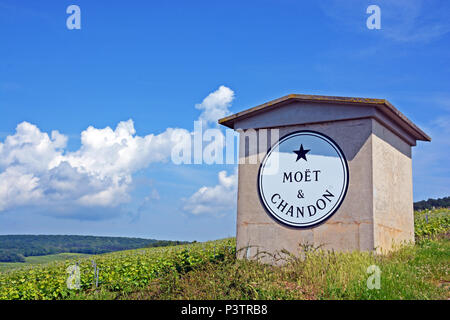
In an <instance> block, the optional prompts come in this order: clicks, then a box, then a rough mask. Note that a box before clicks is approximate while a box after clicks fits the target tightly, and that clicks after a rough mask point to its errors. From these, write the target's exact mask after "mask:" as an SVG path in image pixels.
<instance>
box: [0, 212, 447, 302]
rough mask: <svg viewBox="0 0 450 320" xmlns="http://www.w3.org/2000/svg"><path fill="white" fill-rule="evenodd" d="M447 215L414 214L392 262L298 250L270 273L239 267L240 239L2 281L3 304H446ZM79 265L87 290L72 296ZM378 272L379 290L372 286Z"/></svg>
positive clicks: (37, 269)
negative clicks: (410, 232)
mask: <svg viewBox="0 0 450 320" xmlns="http://www.w3.org/2000/svg"><path fill="white" fill-rule="evenodd" d="M449 214H450V212H449V210H448V209H440V210H433V211H426V212H416V213H415V224H416V240H417V241H416V245H411V244H410V245H404V246H402V247H401V248H399V249H398V250H397V251H395V252H392V253H390V254H388V255H378V254H375V253H373V252H348V253H338V252H332V251H331V252H330V251H324V250H321V248H314V247H311V246H300V247H299V251H300V255H299V257H297V256H294V255H289V254H285V257H284V260H285V261H284V264H283V265H280V266H272V265H267V264H264V263H260V262H258V261H248V260H237V259H236V258H235V256H236V249H235V244H234V239H225V240H219V241H214V242H207V243H193V244H189V245H183V246H173V247H165V248H146V249H138V250H130V251H119V252H114V253H108V254H102V255H96V256H89V257H88V258H81V259H78V260H76V261H75V260H72V261H59V262H52V263H50V264H48V265H45V266H32V267H27V268H21V269H18V270H13V271H10V272H7V273H3V274H0V299H448V298H450V292H449V289H448V287H449V286H448V284H449V283H450V276H449V266H450V241H449ZM266 257H267V256H266ZM93 262H95V265H96V267H97V268H98V270H99V278H98V287H96V286H95V282H96V278H95V273H94V268H93V265H94V263H93ZM75 263H78V266H79V267H80V271H81V283H80V284H81V288H80V289H78V290H70V289H68V288H67V285H66V280H67V277H68V274H67V271H66V270H67V267H68V266H69V265H73V264H75ZM372 265H375V266H377V267H379V269H380V270H381V287H380V289H372V290H371V289H369V288H368V287H367V280H368V277H369V274H368V272H367V270H368V269H367V268H368V267H369V266H372Z"/></svg>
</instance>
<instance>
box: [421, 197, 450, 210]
mask: <svg viewBox="0 0 450 320" xmlns="http://www.w3.org/2000/svg"><path fill="white" fill-rule="evenodd" d="M433 208H450V197H444V198H438V199H428V200H422V201H418V202H414V210H417V211H420V210H425V209H433Z"/></svg>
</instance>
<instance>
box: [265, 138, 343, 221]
mask: <svg viewBox="0 0 450 320" xmlns="http://www.w3.org/2000/svg"><path fill="white" fill-rule="evenodd" d="M305 132H307V133H314V134H317V135H319V136H323V137H325V138H326V139H328V140H330V141H331V142H332V143H333V144H334V146H335V147H337V149H338V150H339V152H340V153H341V154H342V158H343V160H344V161H343V162H344V164H345V168H346V173H347V177H346V178H347V181H346V184H345V188H344V194H343V196H342V199H341V201H340V203H339V205H338V206H337V207H336V208H334V210H333V211H332V212H331V213H329V214H328V216H327V217H326V218H325V219H323V220H320V221H319V222H317V223H314V224H311V225H308V226H296V225H292V224H289V223H286V222H283V221H282V220H280V219H278V218H277V217H278V216H277V215H274V214H273V213H272V212H271V211H270V209H269V208H267V206H266V204H265V201H264V199H263V197H262V196H261V189H260V186H259V180H260V175H261V168H262V166H263V164H264V163H265V160H266V158H267V156H268V155H269V154H270V152H271V151H272V149H273V148H274V147H275V146H277V145H279V144H280V141H281V140H283V139H285V138H287V137H289V136H291V135H294V134H297V133H305ZM256 180H257V181H256V186H257V188H258V196H259V200H260V202H261V204H262V206H263V207H264V210H265V211H266V213H267V214H268V216H270V217H271V218H272V219H273V220H274V221H276V222H277V223H279V224H282V225H283V226H287V227H290V228H292V229H312V228H315V227H317V226H319V225H321V224H323V223H325V222H326V221H327V220H328V219H330V218H331V217H332V216H333V215H334V214H335V213H336V211H337V210H339V208H340V207H341V205H342V203H343V202H344V200H345V197H346V196H347V191H348V184H349V182H350V173H349V168H348V163H347V158H346V157H345V153H344V151H342V149H341V147H340V146H339V144H337V143H336V141H334V140H333V139H332V138H331V137H329V136H327V135H326V134H324V133H322V132H318V131H314V130H297V131H293V132H290V133H288V134H285V135H284V136H282V137H281V138H279V139H278V141H277V142H275V143H274V144H273V145H272V146H271V147H270V148H269V149H268V150H267V152H266V155H265V156H264V158H263V160H262V161H261V164H260V166H259V169H258V176H257V179H256Z"/></svg>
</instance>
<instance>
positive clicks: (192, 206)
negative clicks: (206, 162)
mask: <svg viewBox="0 0 450 320" xmlns="http://www.w3.org/2000/svg"><path fill="white" fill-rule="evenodd" d="M237 178H238V174H237V170H235V172H234V173H233V174H230V175H229V176H227V172H226V171H220V172H219V175H218V179H219V183H218V184H217V185H216V186H214V187H201V188H200V189H199V190H198V191H197V192H195V193H194V194H193V195H192V196H190V197H189V198H188V199H187V200H185V205H184V207H183V209H184V210H185V211H187V212H190V213H192V214H194V215H200V214H211V215H216V216H219V215H223V214H226V213H229V212H231V211H233V210H235V208H236V199H237Z"/></svg>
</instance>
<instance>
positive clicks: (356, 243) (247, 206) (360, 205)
mask: <svg viewBox="0 0 450 320" xmlns="http://www.w3.org/2000/svg"><path fill="white" fill-rule="evenodd" d="M279 129H280V136H284V135H286V134H288V133H290V132H293V131H298V130H314V131H318V132H321V133H324V134H326V135H327V136H330V137H332V138H333V140H334V141H336V143H337V144H338V145H339V146H340V147H341V148H342V151H343V152H344V154H345V156H346V158H347V161H348V165H349V188H348V191H347V195H346V198H345V199H344V201H343V203H342V205H341V207H340V208H339V210H338V211H337V212H336V213H335V214H334V215H333V216H332V217H331V218H330V219H329V220H327V221H326V222H325V223H324V224H321V225H319V226H317V227H314V228H311V229H295V228H291V227H288V226H285V225H282V224H280V223H279V222H277V221H275V220H274V219H273V218H272V217H271V216H269V215H268V214H267V213H266V211H265V209H264V207H263V205H262V203H261V202H260V199H259V194H258V190H257V180H258V170H259V165H260V162H259V161H258V163H257V164H248V162H249V161H247V160H248V159H249V157H251V156H252V154H251V152H249V153H248V154H246V155H243V156H244V158H245V162H246V163H245V164H240V165H239V178H238V206H237V212H238V213H237V247H238V249H240V248H244V247H247V246H250V247H252V248H250V253H248V254H247V255H250V256H252V255H254V254H255V253H256V252H257V250H258V249H259V251H268V252H271V253H275V252H277V251H281V250H282V249H286V250H288V251H290V252H292V253H296V252H298V249H299V245H300V244H309V245H313V246H315V247H317V246H322V248H324V249H334V250H339V251H350V250H373V248H374V247H375V244H374V220H373V188H372V185H373V171H372V160H373V159H372V155H373V153H372V147H373V145H372V142H373V136H372V119H358V120H346V121H339V122H333V123H324V124H314V125H297V126H285V127H280V128H279ZM241 139H242V137H241ZM240 144H241V145H244V144H245V142H244V141H243V139H242V140H241V141H240ZM247 149H248V148H247ZM251 151H254V150H251ZM259 151H260V153H262V154H260V157H258V158H259V159H262V157H263V156H264V155H265V153H266V152H267V150H259ZM257 248H258V249H257Z"/></svg>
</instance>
